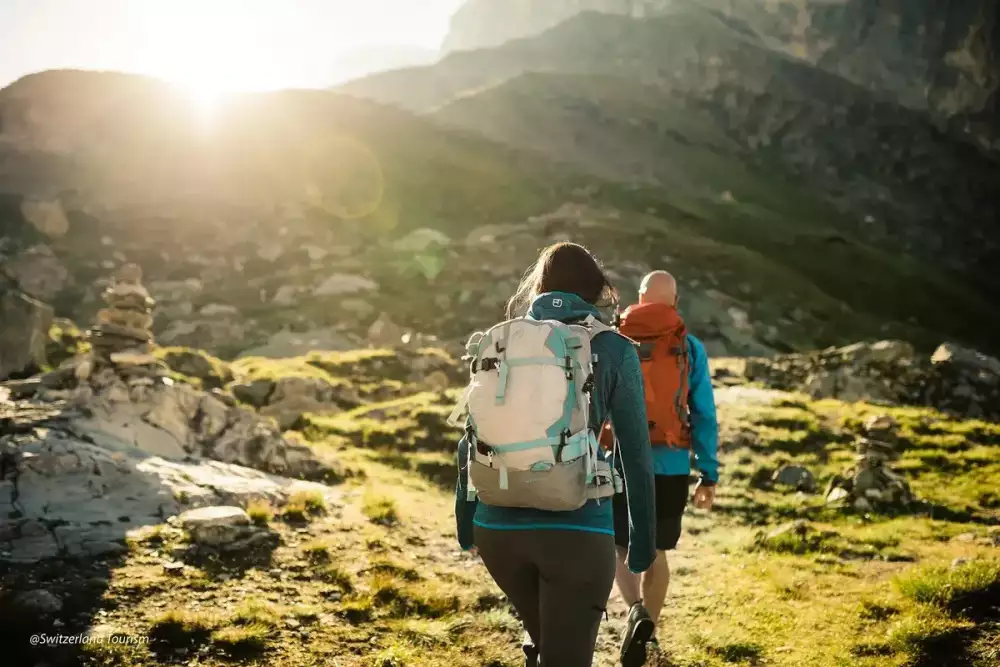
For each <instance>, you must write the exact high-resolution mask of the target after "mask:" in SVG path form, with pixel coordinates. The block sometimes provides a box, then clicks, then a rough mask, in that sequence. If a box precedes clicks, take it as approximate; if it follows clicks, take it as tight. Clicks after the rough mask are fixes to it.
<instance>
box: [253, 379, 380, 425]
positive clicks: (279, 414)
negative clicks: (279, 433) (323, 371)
mask: <svg viewBox="0 0 1000 667" xmlns="http://www.w3.org/2000/svg"><path fill="white" fill-rule="evenodd" d="M360 403H361V399H360V397H359V396H358V395H357V392H355V390H354V389H353V388H351V387H350V386H349V385H332V384H330V383H329V382H327V381H326V380H323V379H321V378H310V377H287V378H281V379H280V380H278V381H277V382H276V383H275V387H274V391H273V392H272V393H271V396H270V398H269V399H268V404H267V405H266V406H265V407H263V408H261V411H260V413H261V414H262V415H264V416H266V417H273V418H274V419H275V421H277V423H278V427H279V428H280V429H281V430H287V429H289V428H292V427H293V426H295V425H296V424H297V423H298V421H299V420H300V419H301V418H302V417H303V416H304V415H305V414H307V413H322V412H339V411H340V410H341V409H343V408H353V407H356V406H357V405H359V404H360Z"/></svg>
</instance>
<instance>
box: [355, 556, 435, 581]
mask: <svg viewBox="0 0 1000 667" xmlns="http://www.w3.org/2000/svg"><path fill="white" fill-rule="evenodd" d="M368 572H369V573H370V574H375V575H379V574H381V575H385V576H387V577H393V578H396V579H402V580H403V581H420V580H421V579H422V578H423V577H421V576H420V573H419V572H417V571H416V570H414V569H413V568H412V567H406V566H405V565H399V564H398V563H393V562H392V561H388V560H379V561H375V562H374V563H372V564H371V566H370V567H369V568H368Z"/></svg>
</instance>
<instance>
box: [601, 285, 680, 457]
mask: <svg viewBox="0 0 1000 667" xmlns="http://www.w3.org/2000/svg"><path fill="white" fill-rule="evenodd" d="M619 331H620V332H621V333H622V334H623V335H625V336H627V337H629V338H631V339H632V340H633V341H635V342H636V343H637V344H638V348H639V349H638V352H639V361H640V363H641V364H642V377H643V384H644V388H645V394H646V418H647V419H648V420H649V441H650V443H652V445H653V446H654V447H655V446H665V447H674V448H677V449H690V448H691V425H690V413H689V411H688V367H689V363H688V343H687V329H686V327H685V326H684V320H682V319H681V317H680V315H679V314H678V313H677V310H676V309H675V308H673V307H672V306H668V305H665V304H658V303H650V304H642V305H637V306H629V308H628V309H627V310H626V311H625V312H624V313H623V314H622V317H621V325H620V327H619ZM612 442H613V440H612V434H611V430H610V424H606V425H605V427H604V429H603V430H602V432H601V444H602V445H604V446H605V447H607V446H608V445H609V444H611V443H612Z"/></svg>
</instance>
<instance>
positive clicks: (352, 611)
mask: <svg viewBox="0 0 1000 667" xmlns="http://www.w3.org/2000/svg"><path fill="white" fill-rule="evenodd" d="M338 614H340V616H342V617H344V619H346V620H347V622H348V623H364V622H365V621H368V620H371V617H372V601H371V599H369V598H359V599H357V600H348V601H347V602H345V603H344V604H342V605H341V606H340V609H339V611H338Z"/></svg>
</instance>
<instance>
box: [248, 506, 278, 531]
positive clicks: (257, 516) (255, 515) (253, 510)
mask: <svg viewBox="0 0 1000 667" xmlns="http://www.w3.org/2000/svg"><path fill="white" fill-rule="evenodd" d="M247 514H248V515H250V520H251V521H253V522H254V524H256V525H258V526H267V524H268V522H270V521H271V519H272V518H274V508H273V507H271V503H269V502H267V501H266V500H253V501H251V502H250V504H248V505H247Z"/></svg>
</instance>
